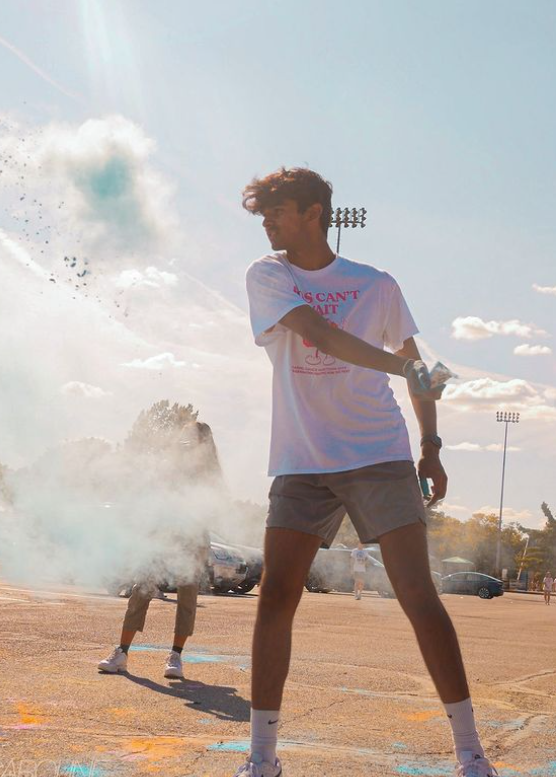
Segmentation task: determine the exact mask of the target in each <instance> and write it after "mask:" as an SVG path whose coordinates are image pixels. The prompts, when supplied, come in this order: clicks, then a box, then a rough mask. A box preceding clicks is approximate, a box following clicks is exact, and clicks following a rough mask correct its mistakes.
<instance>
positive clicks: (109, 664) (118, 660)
mask: <svg viewBox="0 0 556 777" xmlns="http://www.w3.org/2000/svg"><path fill="white" fill-rule="evenodd" d="M98 668H99V669H100V671H101V672H108V674H116V672H127V653H124V651H123V650H122V649H121V647H117V648H114V650H113V651H112V652H111V653H110V655H109V656H108V658H104V659H103V660H102V661H101V662H100V664H99V665H98Z"/></svg>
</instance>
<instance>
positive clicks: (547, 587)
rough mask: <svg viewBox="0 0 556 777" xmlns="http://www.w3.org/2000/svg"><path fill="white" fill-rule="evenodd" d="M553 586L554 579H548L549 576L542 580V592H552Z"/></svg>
mask: <svg viewBox="0 0 556 777" xmlns="http://www.w3.org/2000/svg"><path fill="white" fill-rule="evenodd" d="M553 584H554V578H553V577H550V575H547V576H546V577H545V578H544V580H543V585H544V590H545V591H552V586H553Z"/></svg>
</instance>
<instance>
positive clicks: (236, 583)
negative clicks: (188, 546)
mask: <svg viewBox="0 0 556 777" xmlns="http://www.w3.org/2000/svg"><path fill="white" fill-rule="evenodd" d="M247 569H248V566H247V563H246V561H245V559H244V558H243V555H242V554H241V553H240V551H239V550H238V549H237V548H235V547H234V546H232V545H227V544H226V543H224V542H214V541H212V540H211V542H210V547H209V552H208V554H207V559H206V564H205V568H204V570H203V572H202V574H201V581H200V589H201V591H203V590H209V591H212V592H213V593H215V594H224V593H227V592H228V591H235V590H236V589H238V588H239V587H240V586H241V585H242V584H243V583H244V582H245V579H246V577H247ZM139 577H140V576H139V575H138V574H133V573H131V572H130V573H129V574H128V575H122V576H121V577H119V578H115V579H112V580H108V581H106V582H105V586H106V589H107V591H108V592H109V593H110V594H112V595H113V596H119V595H120V593H122V592H123V594H124V596H126V597H128V598H129V597H130V596H131V589H132V588H133V583H134V581H135V579H137V578H139ZM255 584H256V583H253V585H255ZM158 587H159V589H160V590H161V591H163V592H169V593H175V592H176V590H177V588H176V583H175V581H174V580H172V579H171V578H170V577H168V578H167V579H163V575H161V580H160V582H159V584H158ZM242 593H245V592H244V591H243V592H242Z"/></svg>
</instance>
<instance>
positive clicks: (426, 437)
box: [421, 434, 442, 450]
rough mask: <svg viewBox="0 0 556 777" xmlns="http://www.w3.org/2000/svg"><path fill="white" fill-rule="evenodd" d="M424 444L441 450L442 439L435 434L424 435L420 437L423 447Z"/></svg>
mask: <svg viewBox="0 0 556 777" xmlns="http://www.w3.org/2000/svg"><path fill="white" fill-rule="evenodd" d="M426 442H431V443H432V444H433V445H436V447H437V448H438V450H440V448H442V438H441V437H439V436H438V435H437V434H424V435H423V436H422V437H421V445H424V444H425V443H426Z"/></svg>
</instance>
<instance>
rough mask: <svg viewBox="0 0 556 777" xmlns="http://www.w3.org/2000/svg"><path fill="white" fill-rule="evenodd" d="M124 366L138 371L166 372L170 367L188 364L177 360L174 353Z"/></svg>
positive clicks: (138, 360) (128, 363)
mask: <svg viewBox="0 0 556 777" xmlns="http://www.w3.org/2000/svg"><path fill="white" fill-rule="evenodd" d="M122 366H123V367H133V368H134V369H138V370H165V369H168V368H169V367H185V366H186V362H182V361H179V360H178V359H176V357H175V356H174V354H173V353H160V354H158V355H157V356H150V357H149V358H148V359H133V361H130V362H124V364H123V365H122Z"/></svg>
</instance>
